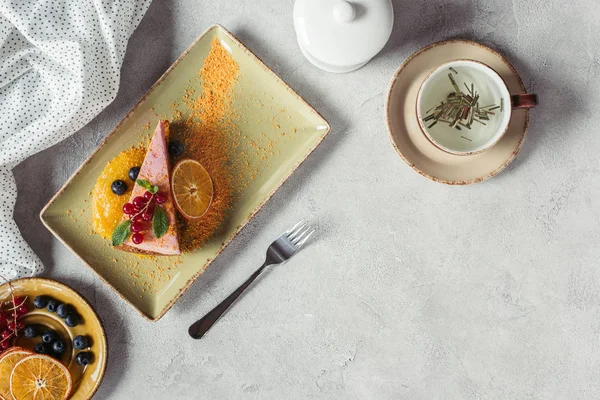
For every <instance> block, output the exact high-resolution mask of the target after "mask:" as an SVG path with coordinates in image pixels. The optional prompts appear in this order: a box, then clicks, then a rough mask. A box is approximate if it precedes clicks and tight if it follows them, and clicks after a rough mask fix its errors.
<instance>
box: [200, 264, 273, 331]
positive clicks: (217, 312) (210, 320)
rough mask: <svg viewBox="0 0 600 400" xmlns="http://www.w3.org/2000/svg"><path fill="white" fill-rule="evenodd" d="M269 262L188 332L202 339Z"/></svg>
mask: <svg viewBox="0 0 600 400" xmlns="http://www.w3.org/2000/svg"><path fill="white" fill-rule="evenodd" d="M267 265H268V264H267V263H266V262H265V263H264V264H263V265H262V266H261V267H260V268H259V269H257V270H256V271H255V272H254V273H253V274H252V275H250V278H248V279H247V280H246V282H244V283H242V285H241V286H240V287H239V288H237V289H236V290H235V292H233V293H231V294H230V295H229V296H228V297H227V298H226V299H225V300H223V301H222V302H221V303H220V304H219V305H218V306H216V307H215V308H213V309H212V310H211V311H209V312H208V314H206V315H205V316H204V317H202V318H201V319H199V320H198V321H196V322H194V323H193V324H192V325H191V326H190V329H189V330H188V333H189V334H190V336H191V337H193V338H194V339H201V338H202V336H204V334H205V333H206V332H208V330H209V329H210V328H211V327H212V326H213V325H214V324H215V322H217V321H218V320H219V318H221V316H222V315H223V314H225V311H227V309H228V308H229V307H230V306H231V305H232V304H233V303H234V302H235V301H236V300H237V298H238V297H240V295H241V294H242V293H243V292H244V290H246V289H247V288H248V286H250V285H251V284H252V282H254V281H255V280H256V278H258V276H259V275H260V274H261V273H262V272H263V271H264V270H265V268H266V267H267Z"/></svg>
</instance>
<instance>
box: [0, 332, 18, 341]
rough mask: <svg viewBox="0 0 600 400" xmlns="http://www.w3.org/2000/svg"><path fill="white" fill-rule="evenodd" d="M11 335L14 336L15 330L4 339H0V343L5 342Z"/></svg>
mask: <svg viewBox="0 0 600 400" xmlns="http://www.w3.org/2000/svg"><path fill="white" fill-rule="evenodd" d="M13 336H15V332H14V331H13V332H12V333H11V334H10V336H9V337H6V338H4V339H2V340H0V343H4V342H6V341H7V340H8V339H10V338H12V337H13Z"/></svg>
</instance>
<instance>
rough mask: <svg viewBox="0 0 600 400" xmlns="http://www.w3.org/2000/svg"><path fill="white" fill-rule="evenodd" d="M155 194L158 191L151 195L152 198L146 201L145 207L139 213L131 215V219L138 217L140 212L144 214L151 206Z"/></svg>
mask: <svg viewBox="0 0 600 400" xmlns="http://www.w3.org/2000/svg"><path fill="white" fill-rule="evenodd" d="M154 196H156V193H155V194H153V195H152V197H150V200H148V202H147V203H146V205H145V206H144V208H142V209H141V210H140V212H138V213H137V214H135V215H133V216H131V217H129V219H131V220H133V219H134V218H135V217H137V216H138V215H140V214H143V213H144V211H146V210H147V209H148V207H149V206H150V203H151V202H152V200H154Z"/></svg>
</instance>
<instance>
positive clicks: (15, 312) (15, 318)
mask: <svg viewBox="0 0 600 400" xmlns="http://www.w3.org/2000/svg"><path fill="white" fill-rule="evenodd" d="M0 278H2V280H3V281H4V282H6V283H8V290H10V299H11V301H12V302H13V304H14V302H15V291H14V288H13V285H12V283H11V282H10V281H9V280H8V279H6V278H5V277H4V276H2V275H0ZM23 301H25V300H23ZM12 312H13V321H14V323H15V329H14V330H13V335H14V336H17V337H18V336H19V334H18V332H17V309H16V308H14V309H13V310H12ZM10 337H12V335H11V336H9V338H10Z"/></svg>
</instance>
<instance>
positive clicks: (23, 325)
mask: <svg viewBox="0 0 600 400" xmlns="http://www.w3.org/2000/svg"><path fill="white" fill-rule="evenodd" d="M23 329H25V324H23V323H22V322H17V330H18V331H22V330H23Z"/></svg>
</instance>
